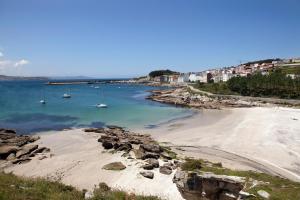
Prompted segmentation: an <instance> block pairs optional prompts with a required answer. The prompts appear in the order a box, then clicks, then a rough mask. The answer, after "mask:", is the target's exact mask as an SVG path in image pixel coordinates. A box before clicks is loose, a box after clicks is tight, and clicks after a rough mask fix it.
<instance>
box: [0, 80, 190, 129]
mask: <svg viewBox="0 0 300 200" xmlns="http://www.w3.org/2000/svg"><path fill="white" fill-rule="evenodd" d="M94 86H99V88H98V89H97V88H94V87H92V86H91V85H87V84H83V85H60V86H53V85H52V86H50V85H45V84H44V82H41V81H4V82H0V127H3V128H13V129H16V130H17V131H19V132H21V133H33V132H38V131H46V130H61V129H63V128H70V127H85V126H93V127H101V126H103V125H118V126H124V127H128V128H145V127H152V126H154V125H156V124H159V123H163V122H166V121H169V120H172V119H175V118H180V117H186V116H190V115H192V114H193V112H192V111H191V110H188V109H184V108H176V107H174V106H169V105H164V104H160V103H156V102H153V101H149V100H145V97H146V96H147V95H148V92H147V91H148V90H151V89H154V88H152V87H148V86H140V85H124V84H120V85H118V84H97V85H94ZM66 92H68V93H69V92H70V94H71V95H72V98H70V99H64V98H62V95H63V94H64V93H66ZM43 98H45V99H46V102H47V103H46V104H45V105H42V104H40V103H39V101H40V100H41V99H43ZM97 103H105V104H107V105H108V108H106V109H103V108H102V109H101V108H96V107H95V105H96V104H97Z"/></svg>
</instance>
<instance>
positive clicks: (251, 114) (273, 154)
mask: <svg viewBox="0 0 300 200" xmlns="http://www.w3.org/2000/svg"><path fill="white" fill-rule="evenodd" d="M144 131H145V132H147V133H151V134H152V136H153V137H154V138H155V139H157V140H158V141H160V142H169V143H171V144H173V145H175V146H179V147H180V148H181V149H184V150H185V151H181V153H182V154H183V155H186V156H193V157H199V158H205V159H209V160H212V161H218V162H222V163H223V164H224V166H226V167H230V168H236V169H256V170H258V171H262V170H263V171H264V170H266V171H265V172H269V173H272V174H277V175H281V176H283V177H286V178H289V179H292V180H295V181H300V110H299V109H293V108H283V107H255V108H236V109H224V110H204V111H201V112H200V113H199V114H197V115H195V116H193V117H192V118H189V119H183V120H181V121H176V122H171V123H168V124H164V125H161V126H159V127H158V128H153V129H148V130H144ZM175 149H176V148H175ZM178 152H179V153H180V151H178ZM247 160H248V161H247ZM245 161H246V162H245Z"/></svg>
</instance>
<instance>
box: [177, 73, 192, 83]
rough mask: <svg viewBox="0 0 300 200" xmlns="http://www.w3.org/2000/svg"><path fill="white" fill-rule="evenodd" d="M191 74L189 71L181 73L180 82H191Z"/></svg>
mask: <svg viewBox="0 0 300 200" xmlns="http://www.w3.org/2000/svg"><path fill="white" fill-rule="evenodd" d="M189 77H190V75H189V74H188V73H183V74H180V75H179V77H178V83H186V82H189Z"/></svg>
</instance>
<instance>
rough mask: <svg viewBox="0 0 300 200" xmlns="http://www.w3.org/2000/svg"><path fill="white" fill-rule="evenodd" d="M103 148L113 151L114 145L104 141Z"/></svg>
mask: <svg viewBox="0 0 300 200" xmlns="http://www.w3.org/2000/svg"><path fill="white" fill-rule="evenodd" d="M102 146H103V148H104V149H112V148H113V147H114V144H113V143H112V142H111V141H103V142H102Z"/></svg>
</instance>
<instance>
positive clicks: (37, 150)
mask: <svg viewBox="0 0 300 200" xmlns="http://www.w3.org/2000/svg"><path fill="white" fill-rule="evenodd" d="M47 152H50V149H49V148H47V147H39V148H38V149H36V150H34V151H33V152H32V153H34V154H36V153H47Z"/></svg>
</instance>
